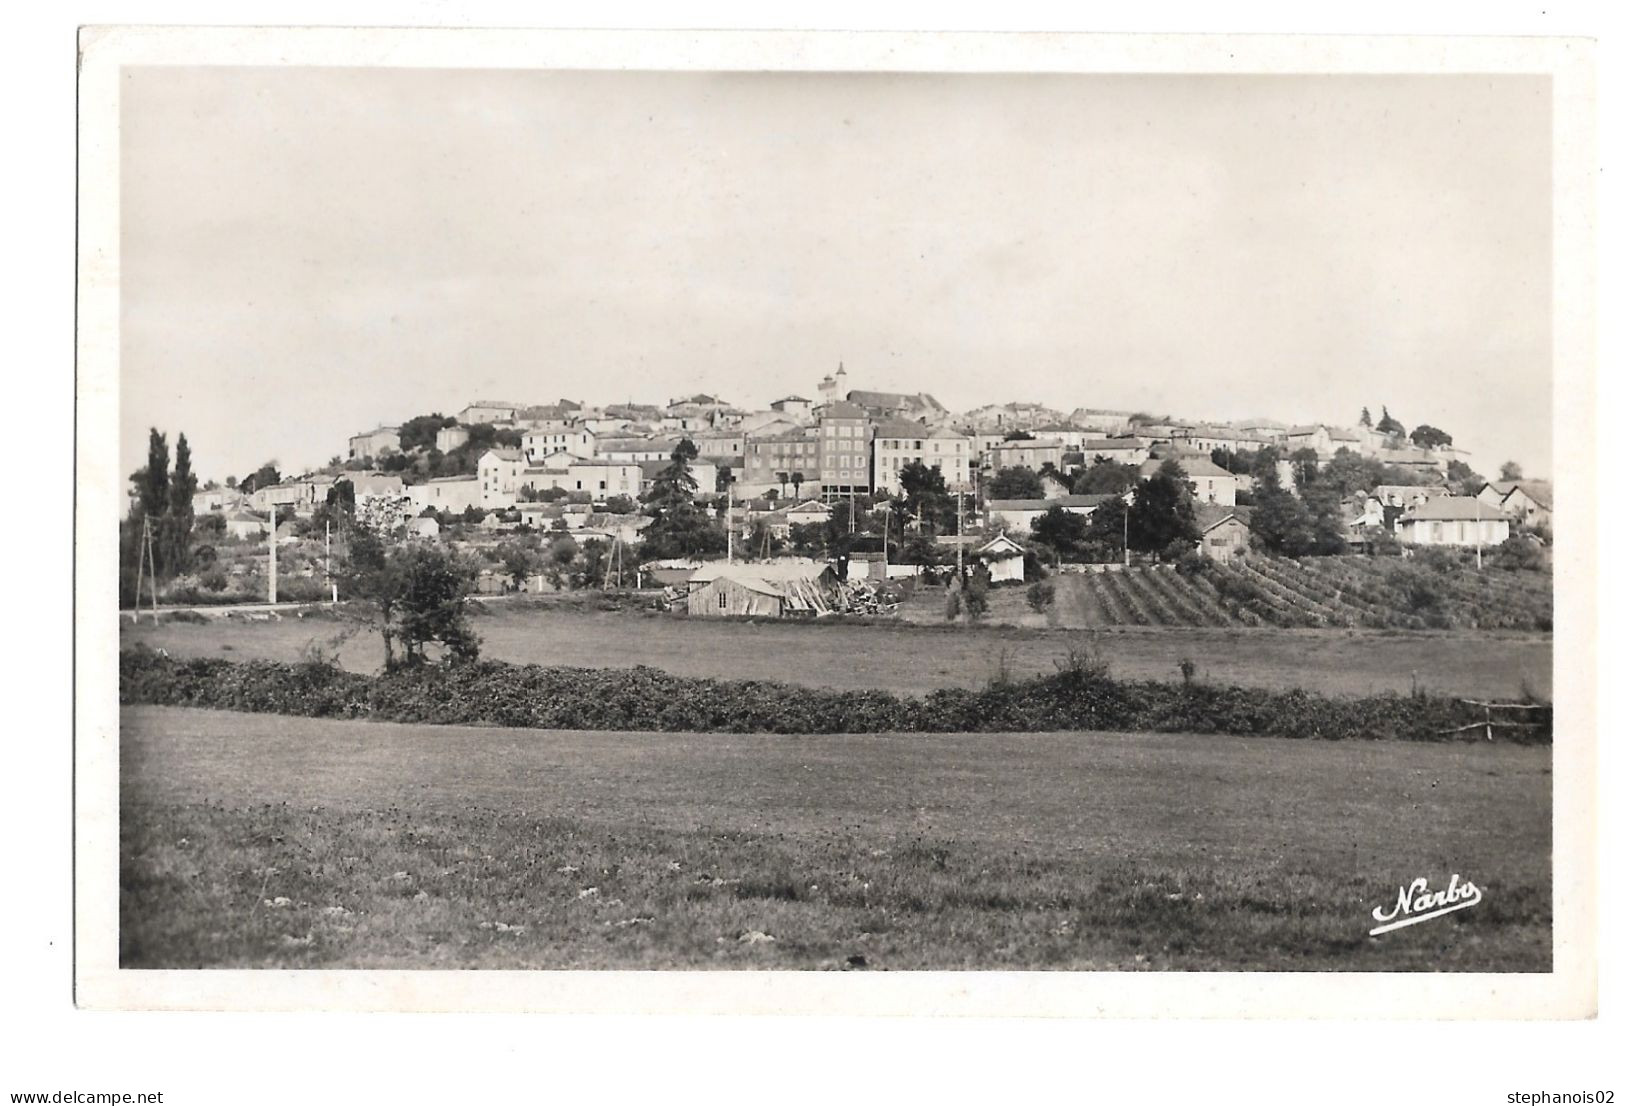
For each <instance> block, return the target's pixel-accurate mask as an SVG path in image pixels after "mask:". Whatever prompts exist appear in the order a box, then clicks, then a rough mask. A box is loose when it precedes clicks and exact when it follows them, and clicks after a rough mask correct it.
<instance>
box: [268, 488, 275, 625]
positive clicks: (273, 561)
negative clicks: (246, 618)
mask: <svg viewBox="0 0 1625 1106" xmlns="http://www.w3.org/2000/svg"><path fill="white" fill-rule="evenodd" d="M269 546H270V551H269V556H270V558H271V602H272V603H275V602H276V504H275V503H273V504H271V540H270V542H269Z"/></svg>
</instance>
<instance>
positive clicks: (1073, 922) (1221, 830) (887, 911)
mask: <svg viewBox="0 0 1625 1106" xmlns="http://www.w3.org/2000/svg"><path fill="white" fill-rule="evenodd" d="M179 629H182V630H191V629H194V628H193V627H180V628H179ZM122 719H123V725H122V735H121V742H122V750H121V752H122V762H121V790H122V795H121V800H122V802H121V818H122V836H123V841H122V848H121V856H122V857H123V864H122V873H121V885H122V886H121V900H120V901H121V929H120V944H121V954H122V962H123V964H124V966H126V967H196V966H212V967H250V966H252V967H426V968H428V967H493V968H496V967H593V968H640V967H716V968H747V967H748V968H825V967H827V968H847V967H869V968H877V969H886V968H893V969H919V968H1073V969H1196V970H1207V969H1279V970H1318V969H1327V970H1332V969H1335V970H1360V971H1387V970H1419V971H1432V970H1491V969H1494V970H1509V971H1546V970H1549V969H1550V961H1551V950H1550V922H1551V898H1550V879H1551V787H1550V785H1551V776H1550V765H1551V755H1550V749H1548V748H1535V747H1513V746H1502V745H1424V744H1410V743H1389V742H1384V743H1358V744H1356V743H1336V744H1333V743H1324V742H1298V741H1288V740H1272V739H1265V738H1245V739H1243V738H1225V737H1195V736H1183V735H1133V736H1126V735H1117V734H1050V735H998V734H984V735H911V736H909V737H907V738H900V737H884V736H871V737H851V736H845V737H842V736H836V737H797V738H784V737H777V738H775V737H761V736H738V735H731V736H730V735H703V736H699V735H687V734H637V733H582V732H554V731H537V730H503V729H472V728H470V729H464V728H456V727H428V726H403V725H388V724H382V723H357V722H329V721H317V720H309V719H298V718H288V717H277V716H261V715H240V714H227V713H221V712H212V711H199V710H184V709H174V708H160V707H129V708H124V710H123V711H122ZM1452 873H1460V874H1461V876H1462V877H1463V878H1465V879H1471V880H1473V881H1474V882H1476V883H1477V884H1478V885H1479V886H1481V887H1483V888H1484V889H1485V899H1484V902H1483V903H1482V905H1480V906H1478V907H1475V908H1473V909H1471V910H1466V911H1461V912H1457V913H1454V914H1451V915H1449V916H1448V917H1446V918H1442V919H1439V920H1438V921H1434V922H1429V923H1426V924H1423V925H1417V926H1412V927H1410V928H1408V929H1404V930H1400V931H1396V932H1395V933H1392V934H1388V935H1384V936H1382V937H1379V938H1371V937H1368V936H1367V935H1366V930H1367V929H1369V928H1370V927H1371V925H1372V924H1373V923H1372V921H1371V910H1372V908H1373V907H1375V906H1378V905H1384V904H1386V905H1390V906H1391V905H1392V903H1393V900H1394V897H1395V894H1396V893H1397V891H1398V888H1399V886H1400V885H1401V884H1402V883H1408V882H1409V881H1410V880H1411V879H1413V878H1415V877H1417V876H1425V877H1427V878H1428V879H1429V880H1430V882H1432V883H1434V884H1435V885H1437V884H1439V883H1442V882H1446V881H1448V880H1449V878H1450V876H1451V874H1452Z"/></svg>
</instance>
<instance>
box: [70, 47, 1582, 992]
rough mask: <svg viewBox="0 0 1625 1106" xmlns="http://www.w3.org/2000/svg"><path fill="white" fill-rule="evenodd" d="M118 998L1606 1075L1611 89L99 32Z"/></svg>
mask: <svg viewBox="0 0 1625 1106" xmlns="http://www.w3.org/2000/svg"><path fill="white" fill-rule="evenodd" d="M80 49H81V57H80V64H81V69H80V125H81V132H80V155H81V160H80V235H81V237H80V244H79V249H80V253H79V262H80V268H79V327H80V330H79V336H78V337H79V377H78V419H79V427H78V430H79V437H78V442H79V456H78V472H77V492H78V508H77V510H78V515H77V541H78V544H77V558H78V559H77V581H78V583H77V587H78V595H77V611H78V614H77V618H78V626H77V631H78V638H77V646H76V665H77V687H78V692H77V695H78V699H77V727H76V764H77V777H76V796H77V812H78V813H77V823H76V834H77V871H76V888H77V892H78V895H77V952H76V956H77V965H78V970H77V985H78V992H77V993H78V999H79V1001H80V1003H81V1004H83V1005H85V1006H88V1007H94V1008H137V1009H187V1008H191V1009H346V1010H357V1009H384V1010H499V1011H507V1010H537V1011H605V1012H627V1011H650V1012H711V1011H717V1012H723V1011H726V1012H742V1013H763V1012H786V1013H799V1012H823V1011H842V1012H878V1013H887V1014H1023V1015H1100V1014H1106V1015H1119V1016H1122V1015H1126V1016H1135V1017H1158V1016H1180V1017H1239V1016H1248V1017H1253V1016H1275V1017H1299V1016H1301V1017H1360V1018H1384V1017H1396V1016H1403V1017H1407V1018H1414V1017H1436V1018H1580V1017H1587V1016H1590V1015H1592V1014H1593V1013H1594V1011H1595V1003H1596V941H1597V933H1596V908H1595V904H1594V890H1595V840H1594V833H1595V831H1594V822H1595V811H1596V794H1595V786H1594V768H1595V763H1596V742H1597V734H1596V731H1595V718H1594V695H1593V686H1594V679H1595V674H1596V672H1595V657H1594V630H1595V627H1594V623H1595V617H1596V616H1595V614H1594V611H1595V603H1594V591H1593V589H1594V572H1595V565H1594V563H1593V553H1592V550H1593V548H1594V534H1595V532H1594V525H1595V521H1594V513H1593V512H1592V511H1591V510H1590V504H1591V503H1592V502H1593V501H1594V487H1593V475H1592V472H1593V462H1594V457H1593V443H1594V437H1593V420H1594V414H1593V403H1592V398H1591V396H1592V388H1593V378H1594V372H1595V348H1594V339H1593V330H1594V324H1595V309H1596V301H1595V298H1594V289H1593V271H1592V266H1593V261H1592V240H1593V235H1594V195H1593V184H1592V177H1593V174H1594V172H1595V165H1596V154H1595V150H1594V148H1593V138H1592V135H1593V125H1594V123H1593V73H1592V68H1591V62H1590V56H1591V55H1590V51H1589V48H1588V46H1587V44H1585V43H1581V42H1576V41H1569V40H1555V39H1553V40H1541V39H1518V40H1511V39H1331V38H1290V37H1280V38H1223V37H1203V36H1176V37H1155V36H1151V37H1111V36H1068V35H925V34H922V35H906V34H867V35H842V34H828V33H817V34H814V33H760V34H757V33H748V34H747V33H701V34H676V33H632V32H557V33H550V32H539V31H525V32H512V31H508V32H500V33H499V32H486V31H430V30H423V31H410V30H408V31H360V30H356V31H346V30H224V29H216V30H189V29H137V28H90V29H87V30H85V31H84V32H83V34H82V37H81V43H80Z"/></svg>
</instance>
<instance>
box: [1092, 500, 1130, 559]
mask: <svg viewBox="0 0 1625 1106" xmlns="http://www.w3.org/2000/svg"><path fill="white" fill-rule="evenodd" d="M1127 515H1128V502H1127V501H1126V500H1124V498H1123V497H1122V496H1120V495H1114V496H1112V497H1111V498H1110V499H1108V500H1106V501H1104V502H1103V503H1101V504H1100V506H1098V507H1096V508H1095V511H1094V514H1092V515H1090V516H1089V528H1088V530H1087V531H1086V532H1085V534H1084V546H1083V550H1082V552H1083V556H1084V559H1085V560H1089V561H1095V562H1097V563H1098V562H1101V561H1120V560H1122V559H1123V531H1124V530H1125V528H1126V527H1125V522H1124V519H1125V518H1126V516H1127Z"/></svg>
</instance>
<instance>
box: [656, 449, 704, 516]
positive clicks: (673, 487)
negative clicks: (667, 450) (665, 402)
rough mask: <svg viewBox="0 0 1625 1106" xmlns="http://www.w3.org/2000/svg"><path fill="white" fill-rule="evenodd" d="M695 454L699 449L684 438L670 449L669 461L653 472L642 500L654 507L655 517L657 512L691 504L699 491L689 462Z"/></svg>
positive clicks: (696, 454)
mask: <svg viewBox="0 0 1625 1106" xmlns="http://www.w3.org/2000/svg"><path fill="white" fill-rule="evenodd" d="M697 456H699V451H698V450H697V449H695V448H694V443H693V442H691V441H689V440H688V439H687V438H684V439H683V440H682V441H680V442H678V443H677V448H675V449H673V450H672V451H671V463H670V464H669V465H667V466H666V467H665V468H663V469H661V470H660V471H659V472H658V473H657V474H655V478H654V481H653V483H652V484H651V485H650V487H649V491H648V494H647V495H645V496H644V497H643V501H644V503H646V504H647V505H648V506H649V507H651V508H653V509H654V511H655V512H656V514H657V517H658V514H659V512H662V511H669V510H671V509H672V508H675V507H681V506H684V505H688V506H692V505H693V503H694V496H695V495H696V494H697V493H698V492H699V482H698V481H697V480H695V479H694V472H693V469H692V468H691V467H690V462H692V461H693V460H694V458H695V457H697Z"/></svg>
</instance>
